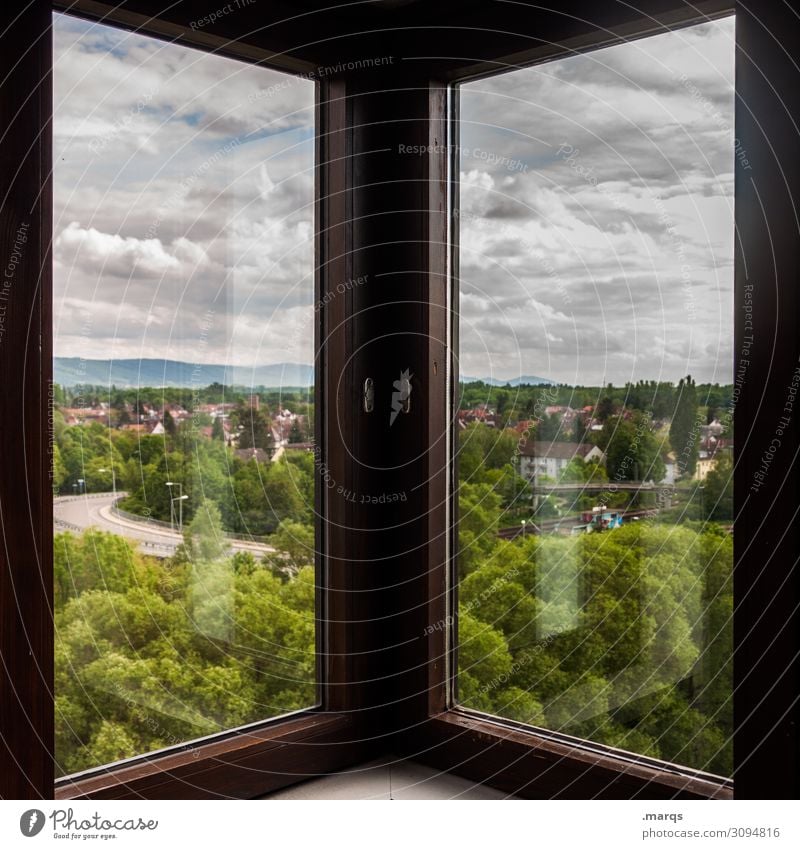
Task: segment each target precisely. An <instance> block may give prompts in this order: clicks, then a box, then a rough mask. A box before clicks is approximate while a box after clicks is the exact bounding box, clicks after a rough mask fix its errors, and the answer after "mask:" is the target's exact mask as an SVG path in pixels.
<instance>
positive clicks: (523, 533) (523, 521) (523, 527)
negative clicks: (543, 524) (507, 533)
mask: <svg viewBox="0 0 800 849" xmlns="http://www.w3.org/2000/svg"><path fill="white" fill-rule="evenodd" d="M522 538H523V539H525V519H523V520H522Z"/></svg>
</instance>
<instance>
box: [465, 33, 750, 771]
mask: <svg viewBox="0 0 800 849" xmlns="http://www.w3.org/2000/svg"><path fill="white" fill-rule="evenodd" d="M733 45H734V20H733V18H725V19H722V20H720V21H716V22H712V23H707V24H701V25H699V26H696V27H693V28H689V29H683V30H680V31H678V32H674V33H668V34H663V35H657V36H653V37H651V38H648V39H643V40H640V41H635V42H632V43H630V44H622V45H618V46H614V47H609V48H607V49H605V50H598V51H595V52H592V53H588V54H585V55H581V56H571V57H567V58H564V59H560V60H558V61H554V62H549V63H545V64H541V65H537V66H535V67H534V68H531V69H525V70H519V71H514V72H511V73H506V74H502V75H499V76H495V77H491V78H489V79H486V80H481V81H477V82H471V83H468V84H465V85H463V86H462V87H461V89H460V93H461V109H460V128H461V135H460V169H461V203H460V208H459V210H458V222H459V225H460V231H461V233H460V243H461V250H460V261H461V263H460V272H459V280H460V287H461V293H460V294H461V306H460V312H461V330H460V352H459V366H460V371H461V377H460V380H461V390H460V398H459V410H458V413H457V422H458V452H457V456H458V462H459V505H460V537H459V540H460V546H459V567H460V578H461V586H460V594H459V598H460V609H459V658H460V668H459V678H458V684H459V698H460V701H461V703H462V704H463V705H465V706H466V707H470V708H473V709H477V710H482V711H486V712H488V713H493V714H497V715H499V716H502V717H507V718H510V719H515V720H519V721H521V722H525V723H529V724H532V725H536V726H540V727H543V728H547V729H552V730H554V731H559V732H563V733H566V734H569V735H573V736H575V737H579V738H584V739H588V740H592V741H595V742H600V743H604V744H606V745H608V746H611V747H615V748H619V749H624V750H630V751H633V752H636V753H639V754H643V755H648V756H651V757H654V758H660V759H662V760H666V761H670V762H673V763H676V764H681V765H685V766H690V767H693V768H695V769H698V770H702V771H705V772H711V773H716V774H718V775H723V776H730V775H731V774H732V771H733V757H732V748H733V745H732V744H733V701H732V696H733V683H732V650H733V641H732V629H733V620H732V612H733V584H732V580H733V575H732V570H733V521H734V512H733V480H732V476H733V415H732V414H733V407H734V405H735V399H734V379H735V375H734V373H733V369H732V364H733V353H732V351H733V232H734V224H733V178H734V177H733V175H734V169H735V168H740V169H745V170H746V169H748V168H749V162H748V160H747V154H746V151H743V150H741V149H740V148H739V149H735V145H734V133H733V53H734V51H733Z"/></svg>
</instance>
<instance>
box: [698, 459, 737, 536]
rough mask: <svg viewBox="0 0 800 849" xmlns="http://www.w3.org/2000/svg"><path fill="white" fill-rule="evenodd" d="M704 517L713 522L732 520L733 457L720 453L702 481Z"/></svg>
mask: <svg viewBox="0 0 800 849" xmlns="http://www.w3.org/2000/svg"><path fill="white" fill-rule="evenodd" d="M703 487H704V489H705V492H704V493H703V510H704V518H706V519H710V520H711V521H713V522H732V521H733V457H732V456H731V454H730V453H729V452H727V451H726V452H724V453H721V454H720V455H719V456H718V458H717V461H716V462H715V464H714V468H713V469H712V470H711V471H710V472H709V473H708V474H707V475H706V479H705V481H704V482H703Z"/></svg>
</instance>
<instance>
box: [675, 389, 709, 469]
mask: <svg viewBox="0 0 800 849" xmlns="http://www.w3.org/2000/svg"><path fill="white" fill-rule="evenodd" d="M701 418H702V417H701ZM700 424H702V421H701V420H699V419H698V415H697V388H696V386H695V382H694V380H692V376H691V375H688V376H687V377H686V378H685V379H684V378H681V380H680V381H679V382H678V388H677V390H676V399H675V408H674V410H673V412H672V421H671V422H670V426H669V442H670V445H671V446H672V450H673V451H674V452H675V457H676V458H677V465H678V469H679V471H680V474H681V476H682V477H687V478H689V477H691V476H692V475H693V474H694V471H695V468H696V467H697V451H698V447H699V442H700V430H699V427H700Z"/></svg>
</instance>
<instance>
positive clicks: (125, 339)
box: [54, 15, 314, 365]
mask: <svg viewBox="0 0 800 849" xmlns="http://www.w3.org/2000/svg"><path fill="white" fill-rule="evenodd" d="M54 22H55V36H54V38H55V73H54V80H55V92H54V95H55V102H56V109H55V125H54V146H55V173H54V183H55V188H54V195H55V228H54V233H55V245H54V272H55V308H56V318H55V334H56V338H55V348H56V355H59V356H84V357H87V358H106V357H114V358H123V357H139V356H142V357H167V358H170V359H177V360H186V361H189V362H216V363H221V362H225V363H231V364H240V365H249V364H266V363H273V362H301V363H311V362H312V361H313V350H312V348H313V324H312V316H313V308H312V304H313V244H312V236H313V224H312V221H313V208H312V203H313V161H314V159H313V122H314V110H313V105H314V87H313V83H311V82H308V81H306V80H299V79H296V78H294V77H290V76H287V75H285V74H279V73H277V72H273V71H269V70H265V69H263V68H253V67H251V66H248V65H246V64H243V63H239V62H235V61H233V60H229V59H225V58H222V57H219V56H210V55H207V54H204V53H201V52H199V51H194V50H188V49H185V48H182V47H177V46H175V45H171V44H166V43H164V42H161V41H156V40H153V39H147V38H142V37H141V36H136V35H132V34H129V33H126V32H123V31H121V30H115V29H112V28H108V27H102V26H97V25H92V24H90V23H87V22H83V21H79V20H77V19H75V18H69V17H66V16H63V15H56V16H55V17H54Z"/></svg>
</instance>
